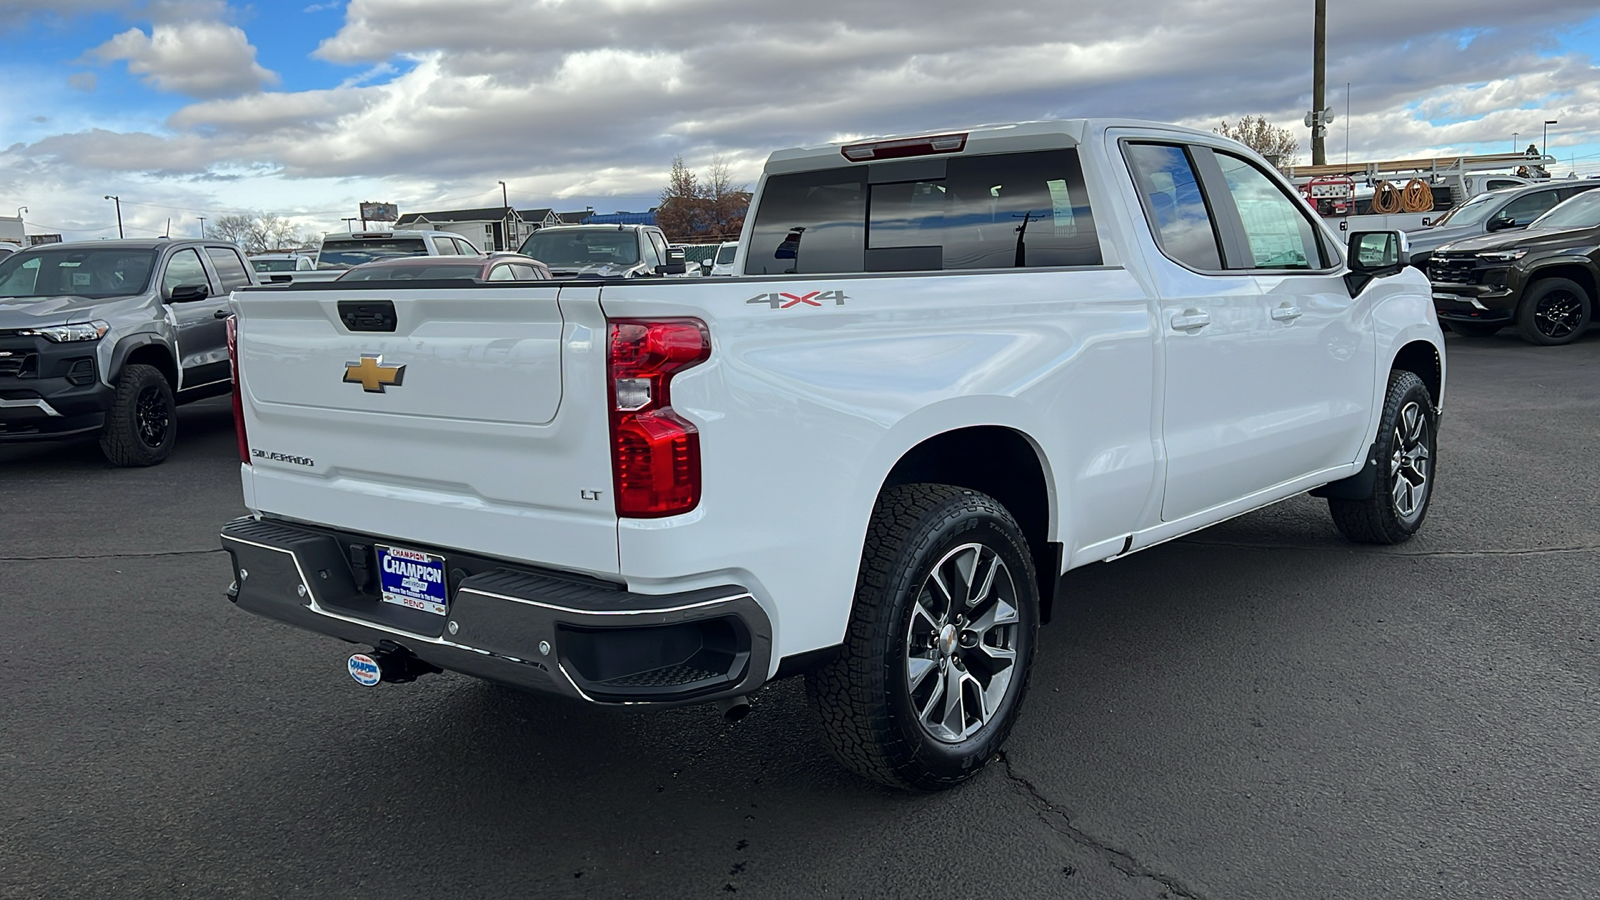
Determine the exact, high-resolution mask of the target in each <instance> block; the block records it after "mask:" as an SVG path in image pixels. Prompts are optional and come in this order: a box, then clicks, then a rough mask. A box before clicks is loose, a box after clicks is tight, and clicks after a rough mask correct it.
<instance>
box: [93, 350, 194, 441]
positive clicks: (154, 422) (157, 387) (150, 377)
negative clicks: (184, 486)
mask: <svg viewBox="0 0 1600 900" xmlns="http://www.w3.org/2000/svg"><path fill="white" fill-rule="evenodd" d="M177 436H178V410H177V404H176V403H174V402H173V399H172V388H171V386H169V385H168V384H167V379H166V378H164V377H163V376H162V374H161V370H159V369H157V368H155V367H154V366H144V365H137V364H135V365H129V366H124V367H123V369H122V375H121V376H120V377H118V378H117V394H116V397H115V399H113V400H112V403H111V409H110V411H109V412H108V413H107V414H106V427H105V431H103V432H101V434H100V452H101V453H104V454H105V457H106V459H107V460H109V461H110V462H111V464H112V465H114V466H153V465H156V464H157V463H159V462H161V461H162V460H164V459H166V458H167V455H168V454H169V453H171V452H172V444H173V442H174V441H175V440H177Z"/></svg>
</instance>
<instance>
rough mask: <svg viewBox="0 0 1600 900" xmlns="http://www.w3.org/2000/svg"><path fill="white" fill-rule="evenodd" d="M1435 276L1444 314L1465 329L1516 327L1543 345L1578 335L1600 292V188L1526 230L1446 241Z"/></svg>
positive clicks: (1474, 333)
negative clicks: (1599, 290) (1599, 288)
mask: <svg viewBox="0 0 1600 900" xmlns="http://www.w3.org/2000/svg"><path fill="white" fill-rule="evenodd" d="M1428 280H1429V281H1431V282H1433V306H1434V309H1435V310H1437V311H1438V313H1439V319H1440V320H1441V321H1443V322H1445V323H1447V324H1448V325H1449V326H1450V330H1451V331H1454V332H1456V333H1457V334H1461V335H1464V336H1467V337H1487V336H1489V335H1491V334H1494V333H1495V332H1496V331H1499V330H1500V329H1501V328H1504V327H1505V326H1507V325H1515V326H1516V328H1517V333H1519V334H1521V335H1522V337H1523V338H1525V339H1526V340H1528V341H1531V342H1533V343H1535V344H1547V345H1548V344H1566V343H1570V342H1572V341H1575V340H1577V339H1578V336H1579V335H1580V334H1582V333H1583V331H1584V329H1585V328H1587V327H1588V326H1589V324H1590V323H1591V322H1592V321H1593V318H1594V309H1595V302H1596V297H1597V295H1600V292H1597V291H1596V286H1597V285H1600V191H1589V192H1585V193H1581V194H1579V195H1577V196H1576V197H1573V198H1572V199H1571V200H1568V201H1566V202H1565V203H1562V204H1561V205H1560V206H1557V207H1556V208H1555V209H1552V210H1550V211H1549V212H1547V213H1545V214H1544V215H1543V216H1540V217H1539V218H1538V219H1535V220H1534V221H1533V223H1532V224H1531V225H1529V226H1528V228H1527V230H1526V231H1518V232H1515V233H1499V234H1489V235H1484V236H1483V237H1477V238H1471V239H1468V240H1464V241H1456V242H1455V243H1451V244H1446V245H1444V246H1443V247H1440V248H1439V249H1438V250H1436V251H1434V254H1433V256H1431V257H1429V259H1428Z"/></svg>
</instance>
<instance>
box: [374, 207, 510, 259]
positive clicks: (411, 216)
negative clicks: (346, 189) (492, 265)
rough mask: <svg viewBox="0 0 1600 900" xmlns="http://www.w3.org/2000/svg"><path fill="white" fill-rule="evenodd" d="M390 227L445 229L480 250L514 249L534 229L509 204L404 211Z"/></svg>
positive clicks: (397, 228)
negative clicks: (433, 210)
mask: <svg viewBox="0 0 1600 900" xmlns="http://www.w3.org/2000/svg"><path fill="white" fill-rule="evenodd" d="M394 227H395V230H397V231H398V230H401V229H407V228H426V227H431V228H433V229H434V230H436V231H448V232H450V233H452V234H459V235H461V236H462V237H464V238H466V239H467V240H469V241H471V242H472V243H473V244H474V245H476V246H478V247H479V248H481V249H484V250H515V249H517V248H518V247H520V246H522V242H523V240H525V239H526V238H527V237H528V235H530V234H532V233H533V231H534V229H533V228H530V227H528V225H527V223H526V222H525V221H524V220H523V218H522V214H521V213H518V212H517V211H516V210H514V209H512V208H511V207H509V206H491V207H487V208H484V209H447V210H440V211H438V212H421V213H406V214H405V215H403V216H401V217H400V219H399V221H397V222H395V223H394Z"/></svg>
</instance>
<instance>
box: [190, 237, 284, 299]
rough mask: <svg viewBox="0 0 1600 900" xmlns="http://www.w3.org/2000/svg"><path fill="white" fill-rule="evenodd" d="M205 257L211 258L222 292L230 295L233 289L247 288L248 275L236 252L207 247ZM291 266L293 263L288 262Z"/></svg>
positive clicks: (248, 282)
mask: <svg viewBox="0 0 1600 900" xmlns="http://www.w3.org/2000/svg"><path fill="white" fill-rule="evenodd" d="M206 256H208V257H210V258H211V266H212V268H214V269H216V270H217V277H219V278H221V279H222V292H223V293H224V294H227V293H231V292H232V291H233V289H234V288H241V287H249V286H250V273H249V272H248V271H247V270H246V269H245V267H244V260H242V259H240V258H239V252H238V251H237V250H230V249H228V248H227V247H207V248H206ZM290 265H293V262H292V261H291V262H290Z"/></svg>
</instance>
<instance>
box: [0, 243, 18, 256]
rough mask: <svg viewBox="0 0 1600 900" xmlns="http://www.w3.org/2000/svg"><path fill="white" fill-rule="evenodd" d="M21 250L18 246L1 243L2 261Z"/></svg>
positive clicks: (0, 253)
mask: <svg viewBox="0 0 1600 900" xmlns="http://www.w3.org/2000/svg"><path fill="white" fill-rule="evenodd" d="M21 249H22V248H21V247H19V246H17V245H16V244H5V243H0V259H4V258H5V257H7V256H10V255H11V254H13V253H15V252H17V251H18V250H21Z"/></svg>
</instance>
